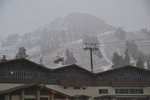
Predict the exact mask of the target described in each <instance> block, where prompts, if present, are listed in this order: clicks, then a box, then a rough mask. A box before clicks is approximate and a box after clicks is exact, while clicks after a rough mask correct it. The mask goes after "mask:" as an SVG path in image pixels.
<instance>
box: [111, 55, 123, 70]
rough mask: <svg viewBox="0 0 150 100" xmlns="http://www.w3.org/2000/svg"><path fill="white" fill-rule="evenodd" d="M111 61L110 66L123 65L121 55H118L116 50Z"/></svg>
mask: <svg viewBox="0 0 150 100" xmlns="http://www.w3.org/2000/svg"><path fill="white" fill-rule="evenodd" d="M112 62H113V66H112V68H118V67H121V66H123V57H122V56H120V55H119V54H118V53H117V52H114V54H113V57H112Z"/></svg>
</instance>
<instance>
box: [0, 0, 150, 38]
mask: <svg viewBox="0 0 150 100" xmlns="http://www.w3.org/2000/svg"><path fill="white" fill-rule="evenodd" d="M149 1H150V0H0V37H3V36H7V35H8V34H12V33H25V32H32V31H34V30H36V29H37V28H38V27H41V26H44V25H45V24H48V23H50V22H51V21H52V20H53V19H54V18H55V17H58V16H65V15H67V14H69V13H71V12H84V13H89V14H92V15H94V16H97V17H99V18H102V19H104V20H105V21H106V22H107V23H108V24H111V25H113V26H116V27H119V26H120V27H123V28H124V29H125V30H127V31H136V30H139V29H140V28H148V29H150V2H149Z"/></svg>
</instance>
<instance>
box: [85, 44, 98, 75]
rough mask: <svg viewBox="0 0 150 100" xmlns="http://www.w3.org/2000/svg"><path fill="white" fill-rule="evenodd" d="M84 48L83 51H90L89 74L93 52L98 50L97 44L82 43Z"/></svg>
mask: <svg viewBox="0 0 150 100" xmlns="http://www.w3.org/2000/svg"><path fill="white" fill-rule="evenodd" d="M84 44H85V48H83V49H84V50H89V51H90V61H91V72H93V51H96V50H98V45H99V44H98V43H84Z"/></svg>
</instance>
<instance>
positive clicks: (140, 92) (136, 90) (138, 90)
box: [130, 89, 143, 94]
mask: <svg viewBox="0 0 150 100" xmlns="http://www.w3.org/2000/svg"><path fill="white" fill-rule="evenodd" d="M130 93H131V94H143V89H130Z"/></svg>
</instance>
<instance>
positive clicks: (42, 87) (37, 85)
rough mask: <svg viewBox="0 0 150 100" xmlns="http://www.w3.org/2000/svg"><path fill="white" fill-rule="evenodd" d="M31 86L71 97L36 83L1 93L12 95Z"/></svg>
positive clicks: (0, 92) (1, 92)
mask: <svg viewBox="0 0 150 100" xmlns="http://www.w3.org/2000/svg"><path fill="white" fill-rule="evenodd" d="M31 86H36V87H38V88H40V89H46V90H49V91H51V92H52V93H55V94H60V95H63V96H66V97H69V95H67V94H64V93H62V92H59V91H56V90H54V89H51V88H48V87H46V86H45V85H41V84H36V83H31V84H24V85H21V86H17V87H14V88H10V89H7V90H3V91H0V95H4V94H10V93H12V92H15V91H17V90H22V89H26V88H29V87H31Z"/></svg>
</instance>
